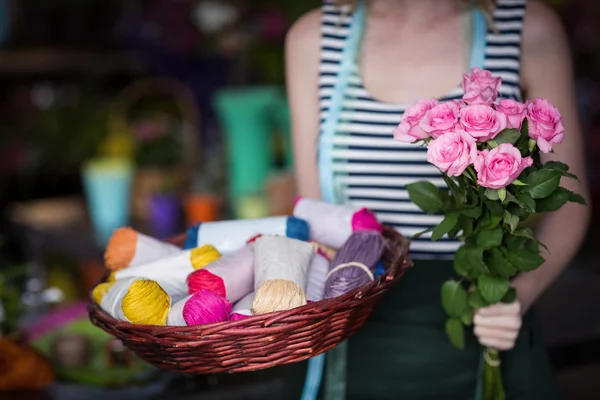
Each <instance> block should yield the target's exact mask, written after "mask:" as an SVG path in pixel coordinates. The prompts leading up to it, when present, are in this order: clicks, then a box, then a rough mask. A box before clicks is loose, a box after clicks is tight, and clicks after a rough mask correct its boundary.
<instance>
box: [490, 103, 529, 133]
mask: <svg viewBox="0 0 600 400" xmlns="http://www.w3.org/2000/svg"><path fill="white" fill-rule="evenodd" d="M496 110H497V111H500V112H501V113H503V114H504V115H506V127H507V128H514V129H521V126H522V125H523V120H524V119H525V116H526V115H527V105H525V104H523V103H519V102H518V101H515V100H511V99H501V100H500V101H499V102H498V104H497V105H496Z"/></svg>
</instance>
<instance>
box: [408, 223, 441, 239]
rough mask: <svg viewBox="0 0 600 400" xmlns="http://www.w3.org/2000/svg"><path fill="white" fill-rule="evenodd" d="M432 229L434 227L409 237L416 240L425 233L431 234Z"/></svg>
mask: <svg viewBox="0 0 600 400" xmlns="http://www.w3.org/2000/svg"><path fill="white" fill-rule="evenodd" d="M434 228H435V226H432V227H431V228H427V229H425V230H424V231H421V232H417V233H415V234H414V235H412V237H411V238H412V239H417V238H420V237H421V236H423V235H425V234H426V233H429V232H432V231H433V229H434Z"/></svg>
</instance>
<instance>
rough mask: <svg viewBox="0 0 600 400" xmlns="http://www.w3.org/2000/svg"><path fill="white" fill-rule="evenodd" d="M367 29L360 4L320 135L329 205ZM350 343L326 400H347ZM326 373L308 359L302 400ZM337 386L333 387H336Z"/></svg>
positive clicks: (340, 349) (332, 364) (337, 361)
mask: <svg viewBox="0 0 600 400" xmlns="http://www.w3.org/2000/svg"><path fill="white" fill-rule="evenodd" d="M364 26H365V5H364V1H363V0H360V1H359V2H358V3H357V5H356V8H355V9H354V13H353V16H352V22H351V24H350V32H349V33H348V36H347V38H346V43H345V45H344V49H343V51H342V60H341V62H340V68H339V72H338V75H337V77H336V81H335V85H334V90H333V93H332V95H331V103H330V106H329V110H327V117H326V119H325V121H324V123H323V128H322V130H321V134H320V135H319V146H318V167H319V183H320V186H321V198H322V199H323V201H325V202H327V203H336V202H338V201H340V200H339V196H337V193H336V184H335V180H334V171H333V139H334V136H335V131H336V128H337V125H338V122H339V120H340V116H341V113H342V108H343V106H344V99H345V95H346V89H347V88H348V82H349V80H350V75H351V74H352V72H354V71H355V68H356V57H357V54H358V51H359V47H360V42H361V40H362V35H363V32H364ZM346 345H347V344H346V343H341V344H340V345H339V346H337V347H336V348H334V349H332V350H330V351H329V352H328V354H329V357H328V360H327V361H328V362H327V379H326V384H327V389H326V395H325V398H326V400H338V399H344V398H345V396H346V395H345V393H346V351H345V350H346ZM324 369H325V353H323V354H319V355H318V356H316V357H312V358H309V359H308V367H307V371H306V379H305V382H304V388H303V389H302V398H301V399H302V400H316V399H317V397H318V395H319V388H320V386H321V380H322V377H323V370H324ZM334 382H335V383H337V384H336V385H335V387H334V386H332V383H334Z"/></svg>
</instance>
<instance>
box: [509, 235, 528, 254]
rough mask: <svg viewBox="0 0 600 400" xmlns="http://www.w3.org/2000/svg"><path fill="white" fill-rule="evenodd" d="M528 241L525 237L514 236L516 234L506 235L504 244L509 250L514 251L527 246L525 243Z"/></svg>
mask: <svg viewBox="0 0 600 400" xmlns="http://www.w3.org/2000/svg"><path fill="white" fill-rule="evenodd" d="M527 240H528V239H527V238H526V237H524V236H518V235H514V232H513V234H512V235H506V236H505V237H504V244H505V245H506V247H507V248H508V249H509V250H514V249H518V248H519V247H523V246H525V242H526V241H527Z"/></svg>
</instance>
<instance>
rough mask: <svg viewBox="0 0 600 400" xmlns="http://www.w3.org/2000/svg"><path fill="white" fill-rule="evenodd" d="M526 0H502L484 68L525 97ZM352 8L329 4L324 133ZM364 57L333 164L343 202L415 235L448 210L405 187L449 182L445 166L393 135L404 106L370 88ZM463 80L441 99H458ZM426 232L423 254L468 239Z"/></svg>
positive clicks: (440, 252) (419, 250) (417, 244)
mask: <svg viewBox="0 0 600 400" xmlns="http://www.w3.org/2000/svg"><path fill="white" fill-rule="evenodd" d="M525 3H526V0H498V1H497V7H496V10H495V12H494V13H493V19H494V26H492V27H489V29H488V31H487V35H486V41H485V42H486V43H485V49H484V51H485V56H484V57H482V58H483V68H485V69H488V70H490V71H491V72H492V73H493V74H494V75H496V76H500V77H502V87H501V88H500V95H501V96H502V97H505V98H513V99H516V100H521V89H520V82H519V69H520V65H519V59H520V43H521V30H522V26H523V17H524V14H525ZM351 21H352V15H348V14H344V13H343V12H342V10H341V9H340V8H339V7H336V6H334V5H331V4H325V5H324V6H323V16H322V28H321V30H322V32H321V62H320V67H319V105H320V113H321V114H320V116H321V132H323V124H324V122H325V120H326V117H327V115H328V112H329V110H330V107H331V98H332V94H333V90H334V86H335V82H336V78H337V76H338V72H339V68H340V61H341V59H342V52H343V49H344V46H345V43H346V40H347V37H348V33H349V31H350V29H349V28H350V23H351ZM357 72H358V71H357V69H356V64H355V65H354V71H353V72H352V73H351V74H350V77H349V82H348V88H347V90H346V96H345V98H344V101H343V106H342V110H341V113H340V117H339V122H338V124H337V129H336V131H335V135H334V137H333V149H332V153H331V156H332V158H333V163H331V165H332V168H333V171H334V174H335V181H336V185H339V186H341V187H342V188H343V190H342V192H343V198H342V199H338V201H342V202H348V203H351V204H353V205H357V206H362V207H367V208H369V209H371V210H373V211H374V212H375V213H376V214H377V216H378V218H379V219H380V221H381V222H382V223H385V224H388V225H392V226H394V227H396V228H397V229H398V230H399V231H400V232H401V233H402V234H404V235H405V236H408V237H409V236H411V235H413V234H414V233H417V232H420V231H422V230H424V229H426V228H428V227H430V226H432V225H435V224H438V223H439V222H440V221H441V219H442V218H443V217H442V216H439V215H427V214H425V213H424V212H422V211H421V210H420V209H419V208H418V207H417V206H416V205H414V204H413V203H411V202H410V200H409V198H408V193H407V191H406V189H405V186H406V185H407V184H408V183H411V182H415V181H418V180H429V181H430V182H432V183H433V184H435V185H436V186H439V187H444V188H445V184H444V181H443V179H442V175H441V173H440V171H439V170H438V169H437V168H436V167H435V166H433V165H431V164H429V163H428V162H427V160H426V148H424V147H422V146H418V145H412V144H405V143H400V142H397V141H395V140H393V137H392V130H393V129H394V127H396V125H397V124H398V123H399V122H400V117H401V116H402V113H403V111H404V107H403V106H397V105H393V104H389V103H383V102H379V101H377V100H375V99H373V97H371V96H370V94H369V93H368V92H367V91H366V90H365V88H364V86H363V84H362V82H361V78H360V75H359V74H358V73H357ZM462 95H463V92H462V89H461V88H459V87H457V88H456V89H455V90H454V91H452V92H451V93H449V94H448V95H446V96H445V97H443V98H440V100H452V99H458V98H460V97H461V96H462ZM429 237H430V236H427V235H425V236H423V237H421V238H419V239H416V240H414V241H413V242H412V244H411V256H412V257H413V258H415V259H431V258H451V257H452V256H453V254H454V252H455V251H456V249H457V248H458V247H459V246H460V243H459V242H458V241H456V240H451V239H448V238H442V239H441V240H439V241H437V242H431V241H430V239H429Z"/></svg>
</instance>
